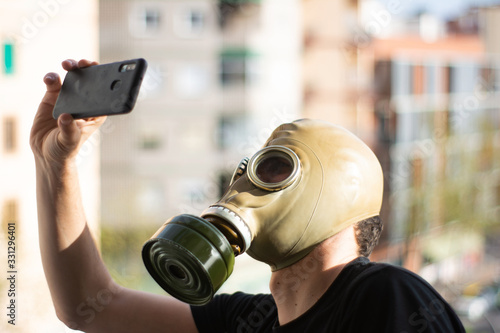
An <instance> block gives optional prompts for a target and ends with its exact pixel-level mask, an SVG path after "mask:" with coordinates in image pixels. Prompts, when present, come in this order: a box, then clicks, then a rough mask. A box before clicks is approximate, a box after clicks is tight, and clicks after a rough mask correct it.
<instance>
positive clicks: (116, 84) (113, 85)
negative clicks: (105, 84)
mask: <svg viewBox="0 0 500 333" xmlns="http://www.w3.org/2000/svg"><path fill="white" fill-rule="evenodd" d="M121 86H122V81H121V80H114V81H113V83H111V90H112V91H116V90H118V89H120V87H121Z"/></svg>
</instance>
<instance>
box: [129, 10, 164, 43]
mask: <svg viewBox="0 0 500 333" xmlns="http://www.w3.org/2000/svg"><path fill="white" fill-rule="evenodd" d="M160 24H161V15H160V10H159V9H158V8H155V7H139V8H136V9H135V10H133V12H132V16H131V17H130V33H131V34H132V35H134V36H138V37H146V36H148V35H151V34H153V35H154V34H156V33H157V32H158V31H159V30H160Z"/></svg>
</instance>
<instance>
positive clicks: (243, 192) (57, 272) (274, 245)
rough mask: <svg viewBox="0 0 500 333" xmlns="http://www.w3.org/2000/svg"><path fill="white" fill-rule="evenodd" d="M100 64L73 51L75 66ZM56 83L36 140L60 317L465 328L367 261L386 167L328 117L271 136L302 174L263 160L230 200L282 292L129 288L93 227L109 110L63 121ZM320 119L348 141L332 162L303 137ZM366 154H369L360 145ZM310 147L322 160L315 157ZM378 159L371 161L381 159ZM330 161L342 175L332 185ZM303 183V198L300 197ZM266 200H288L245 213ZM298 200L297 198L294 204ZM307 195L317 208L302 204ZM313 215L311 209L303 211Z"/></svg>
mask: <svg viewBox="0 0 500 333" xmlns="http://www.w3.org/2000/svg"><path fill="white" fill-rule="evenodd" d="M95 64H96V63H94V62H90V61H87V60H81V61H80V62H78V63H77V62H75V61H72V60H66V61H64V62H63V68H64V69H65V70H72V69H75V68H78V67H87V66H92V65H95ZM44 82H45V84H46V86H47V92H46V94H45V96H44V97H43V100H42V102H41V104H40V106H39V109H38V112H37V114H36V117H35V120H34V123H33V127H32V131H31V139H30V143H31V147H32V150H33V153H34V156H35V163H36V179H37V180H36V181H37V203H38V220H39V233H40V247H41V254H42V261H43V266H44V270H45V274H46V278H47V281H48V284H49V288H50V291H51V295H52V299H53V302H54V306H55V309H56V312H57V315H58V317H59V318H60V319H61V320H62V321H63V322H64V323H65V324H67V325H68V326H69V327H71V328H74V329H79V330H83V331H85V332H106V333H111V332H120V333H126V332H134V333H137V332H183V333H188V332H198V331H199V332H315V333H316V332H464V329H463V327H462V325H461V323H460V321H459V320H458V318H457V317H456V315H455V314H454V312H453V311H452V309H451V308H450V307H449V305H448V304H447V303H446V302H445V301H444V299H443V298H442V297H441V296H440V295H439V294H438V293H437V292H436V291H435V290H434V289H433V288H432V287H431V286H430V285H428V284H427V283H426V282H425V281H423V280H422V279H420V278H419V277H417V276H416V275H414V274H412V273H410V272H408V271H406V270H402V269H400V268H396V267H393V266H389V265H384V264H374V263H371V262H369V260H368V259H367V258H366V257H367V256H368V255H369V254H370V253H371V250H372V249H373V246H374V245H375V243H376V242H377V240H378V236H379V234H380V230H381V224H380V219H379V218H378V216H377V213H376V210H377V209H379V206H380V202H381V193H380V192H381V185H380V184H381V180H380V177H381V173H380V171H379V170H378V168H379V167H376V168H375V169H374V170H371V169H365V168H366V164H365V162H366V161H365V160H364V159H361V160H359V162H358V158H359V156H371V155H370V153H369V152H368V151H367V150H366V149H365V148H364V147H363V145H362V144H361V143H360V142H359V141H357V139H355V138H353V137H352V135H351V134H349V133H346V131H344V130H342V129H339V128H336V127H335V128H334V127H331V126H330V125H323V124H319V123H317V122H309V121H302V122H297V123H293V124H290V125H287V126H285V127H280V128H279V129H278V130H277V132H276V133H275V137H272V138H271V139H270V141H269V142H268V144H270V145H271V146H272V147H285V148H286V149H287V150H286V149H285V150H286V151H289V150H290V151H292V152H293V153H290V155H289V156H294V155H297V156H294V157H293V158H292V160H295V161H296V163H299V164H300V165H301V170H300V172H298V175H297V176H295V173H294V177H291V176H287V175H285V176H283V177H281V175H280V172H275V171H273V170H272V169H269V168H266V167H265V166H263V167H262V168H260V169H259V167H258V165H257V166H256V168H257V170H255V172H256V174H255V175H254V176H253V178H259V179H260V180H258V179H252V175H246V174H243V176H241V179H235V180H234V183H233V184H232V186H231V188H230V190H229V191H228V193H226V196H225V198H223V199H222V200H221V201H220V202H219V203H218V205H219V206H221V207H222V206H227V207H232V208H231V209H232V210H235V211H236V210H238V211H239V212H241V215H242V216H244V220H245V222H246V223H247V224H248V228H249V230H250V234H251V246H250V245H249V249H248V252H249V253H250V254H251V255H252V256H254V257H255V258H257V259H259V260H262V261H264V262H267V263H269V265H270V266H271V268H272V269H273V273H272V277H271V281H270V289H271V293H272V295H247V294H243V293H236V294H234V295H221V296H215V298H214V299H213V300H212V301H211V302H209V303H208V304H207V305H203V306H191V307H190V306H189V305H188V304H185V303H183V302H181V301H179V300H176V299H174V298H172V297H166V296H159V295H152V294H147V293H143V292H139V291H134V290H129V289H126V288H123V287H120V286H118V285H117V284H116V283H115V282H114V281H113V280H112V278H111V277H110V275H109V272H108V271H107V269H106V267H105V266H104V264H103V262H102V260H101V258H100V255H99V253H98V250H97V248H96V246H95V244H94V241H93V239H92V235H91V234H90V232H89V228H88V226H87V223H86V219H85V214H84V211H83V208H82V204H81V198H80V190H79V185H78V175H77V170H76V165H75V158H76V155H77V152H78V149H79V148H80V147H81V145H82V144H83V143H84V142H85V140H86V139H87V138H88V137H89V136H90V135H91V134H92V133H93V132H94V131H95V130H97V129H98V128H99V126H101V125H102V123H103V122H104V121H105V117H98V118H91V119H85V120H73V119H72V117H71V116H70V115H68V114H62V115H61V116H60V117H59V118H58V119H57V120H54V119H53V118H52V109H53V107H54V104H55V102H56V99H57V96H58V93H59V91H60V88H61V82H60V79H59V77H58V76H57V74H54V73H49V74H47V75H46V76H45V78H44ZM310 126H312V127H313V128H314V127H315V126H319V127H317V128H318V129H319V128H323V127H325V128H328V129H326V131H327V132H331V131H333V132H334V133H335V135H337V134H338V135H340V137H341V138H344V139H345V140H346V141H345V146H346V147H347V148H348V149H347V150H345V151H343V152H342V153H339V152H338V151H337V150H335V149H333V148H332V151H331V156H326V157H324V159H322V157H321V156H319V154H317V153H316V150H315V149H314V147H313V148H311V147H308V146H307V142H309V141H307V140H306V141H300V140H298V139H297V136H298V137H300V136H301V135H302V134H301V133H305V132H303V131H302V129H303V128H305V130H307V128H309V127H310ZM314 132H316V131H310V130H309V131H307V133H309V134H307V135H313V136H312V140H315V142H319V143H318V144H319V145H321V146H322V148H321V149H323V150H325V149H326V148H327V146H328V144H329V143H328V142H326V144H325V145H322V144H321V142H322V139H323V138H321V137H315V135H314ZM320 132H321V131H320ZM311 133H312V134H311ZM321 133H322V132H321ZM289 137H292V139H293V141H294V142H295V141H297V142H298V143H297V147H295V146H293V144H291V143H290V142H288V141H286V140H287V138H289ZM282 138H283V140H284V141H283V140H282ZM342 140H343V139H342ZM342 142H344V141H342ZM351 144H352V145H353V146H352V147H351V146H350V145H351ZM334 146H335V145H334ZM271 149H278V150H279V149H281V150H283V149H284V148H271ZM301 149H302V150H303V151H308V153H307V154H304V153H303V152H301ZM359 151H361V155H359V154H357V153H356V152H359ZM352 152H354V153H356V154H351V153H352ZM306 155H307V156H310V158H311V160H304V158H305V157H304V156H306ZM368 158H369V159H370V161H369V163H375V162H374V160H373V158H372V157H368ZM256 164H257V163H256ZM311 165H317V166H318V167H319V168H320V169H319V170H320V171H319V174H320V175H319V174H318V172H316V171H315V172H312V171H313V170H312V169H310V168H311ZM368 166H372V164H368ZM329 168H332V169H333V171H332V172H334V173H333V175H334V176H333V177H332V178H331V180H330V181H329V182H328V183H327V184H326V183H325V179H328V177H327V175H328V173H329ZM372 169H373V168H372ZM269 172H270V174H269ZM365 172H368V175H366V174H365ZM372 173H373V174H372ZM323 174H324V175H325V177H323V176H321V175H323ZM339 175H341V176H339ZM372 176H373V177H372ZM269 177H271V178H272V177H278V180H276V181H274V180H272V179H270V180H268V183H269V184H271V185H272V184H275V183H276V182H278V183H279V182H281V181H287V180H290V184H287V186H288V187H287V188H286V189H281V188H268V189H266V180H267V179H269ZM292 178H293V179H292ZM305 180H308V182H310V183H308V182H305ZM365 181H366V182H367V184H372V185H368V186H371V187H373V188H375V189H376V190H375V191H374V192H373V193H370V192H371V190H372V189H371V188H363V186H365V185H363V184H364V183H363V182H365ZM262 183H263V184H264V185H263V184H262ZM304 184H305V185H304ZM306 185H307V186H306ZM247 187H249V190H248V189H246V188H247ZM260 187H262V188H260ZM299 189H300V191H303V193H302V195H297V193H299ZM335 189H337V190H336V191H335ZM259 191H267V192H265V193H264V192H259ZM285 191H288V192H285ZM310 191H313V192H310ZM311 193H313V194H311ZM253 194H255V196H254V197H253V199H252V198H250V196H251V195H253ZM264 197H267V198H271V199H269V200H271V201H273V202H277V203H279V205H278V206H276V207H275V208H273V210H272V214H273V218H272V219H270V220H266V216H268V215H269V214H271V212H266V210H265V209H263V210H260V211H252V212H251V213H245V209H243V208H242V207H243V206H244V205H245V203H246V202H250V201H251V200H254V199H255V200H262V198H264ZM283 198H285V201H283V200H281V199H283ZM292 198H293V200H294V205H293V207H290V206H286V205H284V202H290V200H291V199H292ZM321 198H325V200H322V199H321ZM329 199H335V200H329ZM266 200H267V199H266ZM259 202H261V201H259ZM304 202H306V203H309V204H310V205H312V206H310V207H308V208H307V209H302V206H301V205H302V204H303V203H304ZM268 203H269V202H267V201H266V204H265V205H264V206H263V207H268ZM294 207H298V208H299V209H298V210H294ZM372 207H375V208H376V209H375V210H373V209H372ZM377 207H378V208H377ZM247 208H248V207H247ZM251 208H252V209H255V207H251ZM331 208H335V209H334V210H333V211H331V210H330V209H331ZM365 208H370V209H365ZM337 211H339V213H337ZM261 212H264V213H266V214H260V213H261ZM285 212H291V213H293V214H291V215H289V216H287V217H286V219H283V220H280V222H279V223H278V224H277V223H275V222H276V221H277V220H276V219H275V217H276V218H278V217H279V216H285V215H286V213H285ZM303 212H306V214H308V215H310V216H309V217H307V218H297V216H300V215H301V214H302V213H303ZM307 212H309V213H307ZM324 212H327V213H328V214H323V213H324ZM344 213H345V214H347V215H345V214H344ZM245 214H247V215H245ZM259 214H260V215H259ZM343 214H344V215H343ZM349 214H350V215H349ZM351 215H352V216H351ZM245 216H246V217H245ZM356 217H359V219H356ZM296 230H299V231H297V232H296ZM183 278H184V277H183Z"/></svg>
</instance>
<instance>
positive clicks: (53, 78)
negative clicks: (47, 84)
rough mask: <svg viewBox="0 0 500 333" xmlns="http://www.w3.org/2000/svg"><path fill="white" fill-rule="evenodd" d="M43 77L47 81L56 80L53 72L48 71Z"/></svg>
mask: <svg viewBox="0 0 500 333" xmlns="http://www.w3.org/2000/svg"><path fill="white" fill-rule="evenodd" d="M45 79H46V80H49V81H55V80H56V76H55V75H54V73H48V74H46V75H45Z"/></svg>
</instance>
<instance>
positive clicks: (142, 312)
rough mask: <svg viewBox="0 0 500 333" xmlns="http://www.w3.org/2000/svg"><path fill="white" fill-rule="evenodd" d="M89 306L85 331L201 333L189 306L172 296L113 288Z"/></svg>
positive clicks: (85, 320) (112, 332) (85, 319)
mask: <svg viewBox="0 0 500 333" xmlns="http://www.w3.org/2000/svg"><path fill="white" fill-rule="evenodd" d="M87 304H88V305H89V306H88V307H87V311H86V316H85V318H84V320H83V323H84V326H85V330H84V331H85V332H92V333H101V332H103V333H104V332H106V333H114V332H119V333H128V332H131V333H132V332H133V333H141V332H148V333H149V332H169V333H170V332H174V333H175V332H182V333H197V332H198V330H197V328H196V325H195V323H194V319H193V316H192V314H191V308H190V306H189V305H188V304H186V303H183V302H181V301H179V300H177V299H175V298H173V297H170V296H166V295H156V294H151V293H146V292H141V291H136V290H131V289H127V288H123V287H120V286H118V285H113V286H112V287H111V288H109V289H108V290H107V291H102V292H101V295H100V296H99V295H97V297H96V299H95V300H93V301H91V302H89V300H87ZM80 310H82V309H80ZM92 311H93V312H92ZM80 313H81V314H83V313H84V312H83V311H80Z"/></svg>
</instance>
